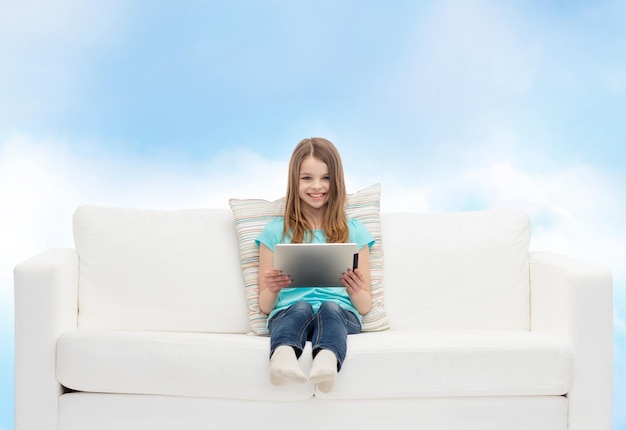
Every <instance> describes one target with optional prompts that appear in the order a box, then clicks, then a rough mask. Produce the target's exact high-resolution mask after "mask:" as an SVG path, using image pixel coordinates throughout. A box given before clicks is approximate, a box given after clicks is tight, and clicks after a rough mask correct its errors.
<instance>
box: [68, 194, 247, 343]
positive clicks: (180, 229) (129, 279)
mask: <svg viewBox="0 0 626 430" xmlns="http://www.w3.org/2000/svg"><path fill="white" fill-rule="evenodd" d="M74 241H75V246H76V250H77V252H78V255H79V259H80V260H79V261H80V263H79V264H80V266H79V328H81V329H82V328H84V329H111V330H169V331H196V332H227V333H239V332H241V333H245V332H247V331H248V330H249V327H248V319H247V310H246V302H245V297H244V286H243V277H242V275H241V269H240V265H239V251H238V247H237V237H236V234H235V228H234V221H233V216H232V213H231V211H230V210H228V209H223V210H222V209H194V210H177V211H157V210H136V209H118V208H107V207H98V206H81V207H79V208H78V209H77V210H76V212H75V213H74Z"/></svg>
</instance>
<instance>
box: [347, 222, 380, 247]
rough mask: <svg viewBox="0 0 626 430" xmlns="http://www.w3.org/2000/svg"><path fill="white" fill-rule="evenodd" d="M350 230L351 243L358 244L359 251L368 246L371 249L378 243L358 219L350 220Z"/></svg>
mask: <svg viewBox="0 0 626 430" xmlns="http://www.w3.org/2000/svg"><path fill="white" fill-rule="evenodd" d="M348 229H349V230H350V242H353V243H356V244H357V245H358V246H359V249H361V248H363V247H364V246H366V245H367V246H368V247H369V248H371V247H372V245H374V243H375V242H376V240H375V239H374V236H372V234H371V233H370V232H369V230H368V229H367V228H366V227H365V226H364V225H363V223H362V222H361V221H359V220H358V219H356V218H350V219H348Z"/></svg>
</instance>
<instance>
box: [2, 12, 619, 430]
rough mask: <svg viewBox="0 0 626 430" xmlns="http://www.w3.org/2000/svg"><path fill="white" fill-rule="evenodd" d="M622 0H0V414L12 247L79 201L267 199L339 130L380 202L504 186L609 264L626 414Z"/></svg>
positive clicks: (569, 240) (488, 193)
mask: <svg viewBox="0 0 626 430" xmlns="http://www.w3.org/2000/svg"><path fill="white" fill-rule="evenodd" d="M624 22H626V2H623V1H618V0H617V1H610V0H607V1H595V2H594V1H539V0H535V1H533V0H529V1H511V2H499V1H486V0H485V1H481V0H466V1H461V0H441V1H421V2H414V1H393V2H382V1H367V0H359V1H356V0H354V1H339V2H337V1H319V2H313V3H312V2H307V3H304V2H289V1H286V0H285V1H252V0H250V1H182V2H165V1H147V0H146V1H122V0H118V1H116V0H107V1H97V0H96V1H90V2H83V1H79V0H58V1H55V2H45V1H34V0H20V1H19V2H17V1H10V0H0V241H1V245H0V430H8V429H12V428H13V291H12V288H13V287H12V282H13V278H12V269H13V267H14V266H15V264H17V263H19V262H20V261H22V260H23V259H25V258H27V257H29V256H32V255H34V254H36V253H38V252H40V251H43V250H45V249H47V248H50V247H71V246H73V243H72V240H73V239H72V234H71V216H72V213H73V211H74V209H75V208H76V207H77V206H78V205H80V204H84V203H94V204H105V205H115V206H132V207H145V208H167V209H176V208H188V207H206V206H211V207H227V199H228V198H229V197H240V198H246V197H258V198H268V199H274V198H277V197H279V196H281V195H282V194H283V192H284V190H285V184H286V182H285V177H286V171H287V162H288V158H289V155H290V153H291V150H292V149H293V147H294V145H295V144H296V143H297V142H298V141H299V140H300V139H302V138H304V137H308V136H324V137H327V138H329V139H331V140H333V141H334V142H335V143H336V145H337V146H338V147H339V149H340V151H341V153H342V156H343V158H344V164H345V169H346V175H347V179H348V188H349V191H350V192H353V191H356V190H358V189H360V188H362V187H365V186H367V185H370V184H372V183H376V182H380V183H381V184H382V186H383V197H382V209H383V210H384V211H409V210H417V211H425V212H440V211H463V210H476V209H492V208H503V207H515V208H521V209H523V210H525V211H526V212H527V213H528V214H529V215H530V217H531V221H532V225H533V231H532V241H531V247H532V248H533V249H538V250H551V251H557V252H561V253H565V254H568V255H572V256H576V257H581V258H585V259H588V260H591V261H595V262H598V263H600V264H603V265H605V266H607V267H609V268H610V269H611V271H612V272H613V275H614V300H615V351H614V362H615V365H614V412H613V414H614V418H613V421H614V426H613V427H614V429H626V412H625V410H624V408H623V407H621V408H618V407H617V405H624V404H626V357H625V354H626V321H625V320H626V270H625V264H624V263H625V261H626V223H625V222H624V216H623V214H624V212H625V210H626V173H625V172H626V169H625V168H624V167H625V166H626V121H624V118H626V56H624V46H626V27H625V26H624V25H623V23H624Z"/></svg>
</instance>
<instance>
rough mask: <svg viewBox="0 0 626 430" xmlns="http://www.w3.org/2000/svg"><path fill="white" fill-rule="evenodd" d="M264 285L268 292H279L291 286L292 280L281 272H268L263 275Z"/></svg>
mask: <svg viewBox="0 0 626 430" xmlns="http://www.w3.org/2000/svg"><path fill="white" fill-rule="evenodd" d="M263 284H264V286H265V287H266V288H267V289H268V290H270V291H272V292H278V291H280V290H281V289H283V288H285V287H287V286H289V284H291V278H289V276H288V275H285V274H284V273H283V272H281V271H280V270H268V271H266V272H265V273H263Z"/></svg>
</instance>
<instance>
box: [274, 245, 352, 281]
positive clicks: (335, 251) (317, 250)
mask: <svg viewBox="0 0 626 430" xmlns="http://www.w3.org/2000/svg"><path fill="white" fill-rule="evenodd" d="M358 252H359V251H358V246H357V244H356V243H289V244H278V245H276V246H275V247H274V268H275V269H278V270H282V271H283V273H285V274H287V275H289V276H290V277H291V279H292V281H293V282H292V283H291V285H290V286H289V287H290V288H292V287H343V285H342V284H341V275H342V273H344V272H345V271H346V270H348V269H350V268H352V269H355V268H356V267H357V265H358V255H359V254H358Z"/></svg>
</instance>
